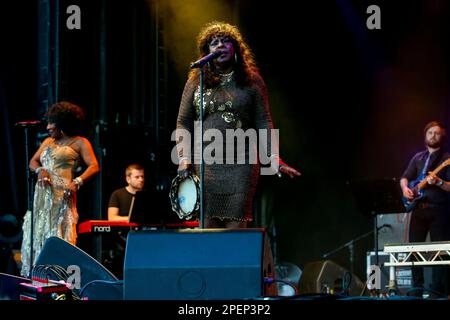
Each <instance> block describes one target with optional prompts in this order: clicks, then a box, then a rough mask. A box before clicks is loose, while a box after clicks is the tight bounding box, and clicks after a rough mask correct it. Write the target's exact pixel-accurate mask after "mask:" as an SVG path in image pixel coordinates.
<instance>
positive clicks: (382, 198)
mask: <svg viewBox="0 0 450 320" xmlns="http://www.w3.org/2000/svg"><path fill="white" fill-rule="evenodd" d="M348 184H349V186H350V188H351V190H352V193H353V195H354V197H355V200H356V204H357V206H358V208H359V210H360V211H361V213H362V214H363V215H365V216H369V217H373V219H374V231H373V232H374V235H375V258H376V260H375V261H376V265H378V231H379V229H378V223H377V215H380V214H394V213H404V212H405V206H404V205H403V201H402V193H401V190H400V184H399V181H398V180H397V179H396V178H386V179H376V180H359V181H351V182H348Z"/></svg>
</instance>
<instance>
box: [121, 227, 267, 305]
mask: <svg viewBox="0 0 450 320" xmlns="http://www.w3.org/2000/svg"><path fill="white" fill-rule="evenodd" d="M265 243H266V241H265V232H264V230H263V229H190V230H178V231H177V230H167V231H147V232H143V231H137V232H130V233H129V235H128V240H127V247H126V252H125V268H124V299H125V300H129V299H132V300H135V299H136V300H142V299H156V300H165V299H168V300H179V299H185V300H191V299H245V298H256V297H260V296H262V295H263V277H265V276H268V277H270V276H271V275H272V273H273V271H274V270H272V269H273V268H272V266H271V265H270V262H267V261H270V259H267V256H268V253H267V251H268V250H267V244H266V246H265ZM269 251H270V250H269ZM265 257H266V259H265ZM264 261H266V262H264Z"/></svg>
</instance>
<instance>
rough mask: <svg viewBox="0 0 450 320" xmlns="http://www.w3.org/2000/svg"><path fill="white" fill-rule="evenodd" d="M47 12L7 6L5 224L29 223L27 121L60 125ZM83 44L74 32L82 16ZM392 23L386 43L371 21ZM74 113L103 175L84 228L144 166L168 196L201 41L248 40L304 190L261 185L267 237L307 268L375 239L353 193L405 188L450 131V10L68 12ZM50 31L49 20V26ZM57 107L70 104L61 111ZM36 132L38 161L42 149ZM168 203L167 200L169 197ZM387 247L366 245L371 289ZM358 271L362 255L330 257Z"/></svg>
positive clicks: (160, 6) (2, 35) (1, 27)
mask: <svg viewBox="0 0 450 320" xmlns="http://www.w3.org/2000/svg"><path fill="white" fill-rule="evenodd" d="M40 3H41V2H39V1H27V2H26V3H25V2H13V1H4V2H2V3H1V5H0V39H1V42H2V44H1V50H0V109H1V114H0V115H1V129H0V131H1V138H0V144H1V145H0V150H1V156H0V161H1V162H0V168H1V170H0V172H1V176H0V181H1V186H2V187H1V201H0V213H13V214H15V215H17V216H18V217H19V218H22V216H23V215H24V213H25V211H26V208H27V196H26V194H27V190H26V174H25V173H26V169H25V168H26V163H27V160H26V159H25V151H24V150H25V142H24V132H23V129H21V128H17V127H15V126H14V124H15V123H16V122H18V121H23V120H30V119H41V118H42V116H43V114H44V112H45V107H43V106H45V102H43V100H42V96H43V93H42V92H41V91H40V90H41V89H42V87H41V86H40V85H41V84H42V79H40V75H41V73H42V70H41V69H39V66H40V63H41V62H40V60H39V59H38V54H39V53H41V54H42V53H45V52H47V51H48V50H47V51H45V48H44V47H42V44H41V43H40V42H39V37H38V23H39V21H41V20H42V19H43V17H42V15H41V14H39V13H38V5H39V4H40ZM71 4H76V5H79V6H80V8H81V30H68V29H67V28H65V21H66V19H67V17H68V14H66V13H65V9H66V8H67V6H68V5H71ZM372 4H376V5H378V6H379V7H380V8H381V30H369V29H368V28H366V19H367V18H368V17H369V14H367V13H366V9H367V7H368V6H369V5H372ZM59 12H60V23H59V26H60V29H59V30H60V33H59V37H58V40H59V44H58V46H59V47H58V48H59V51H58V53H59V69H58V70H59V71H58V75H59V78H58V81H59V82H58V90H57V97H58V99H59V100H70V101H73V102H75V103H77V104H78V105H80V106H82V107H83V108H84V109H85V110H86V113H87V116H88V124H89V125H88V126H87V131H86V135H87V137H88V138H89V139H90V140H91V141H92V143H93V145H94V147H95V151H96V154H97V156H98V157H99V159H101V166H102V173H101V174H100V175H99V176H98V177H97V178H96V179H95V181H94V182H93V183H89V184H88V185H87V186H85V187H83V190H82V192H81V194H80V197H79V212H80V221H83V220H88V219H92V218H106V207H107V200H108V198H109V195H110V193H111V191H112V190H114V189H116V188H118V187H121V186H123V185H124V183H125V182H124V179H123V171H124V168H125V167H126V165H127V164H128V163H130V162H135V161H137V162H141V163H142V164H143V165H144V166H145V167H146V169H147V182H146V185H147V187H158V188H161V189H163V190H164V191H167V190H168V186H169V184H170V180H171V179H172V178H173V177H174V175H175V171H176V166H175V165H173V164H172V163H171V161H170V150H171V148H172V147H173V143H172V142H171V141H170V134H171V132H172V130H173V129H174V128H175V122H176V115H177V111H178V106H179V100H180V97H181V93H182V89H183V86H184V82H185V80H186V74H187V72H188V66H189V63H190V62H191V61H193V60H194V59H195V57H196V52H195V37H196V35H197V33H198V31H199V29H200V27H201V26H203V25H204V24H205V23H206V22H209V21H211V20H223V21H227V22H230V23H232V24H235V25H237V26H238V27H239V28H240V30H241V31H242V33H243V35H244V36H245V38H246V40H247V41H248V43H249V45H250V47H251V48H252V49H253V51H254V54H255V56H256V60H257V63H258V66H259V67H260V69H261V74H262V75H263V77H264V79H265V80H266V83H267V86H268V89H269V94H270V103H271V111H272V116H273V120H274V123H275V126H276V127H277V128H279V129H280V140H281V142H280V149H281V150H280V153H281V156H282V158H283V159H284V161H285V162H287V163H289V164H290V165H292V166H293V167H295V168H297V169H298V170H300V171H301V172H302V176H301V177H300V178H298V179H293V180H290V179H289V178H287V177H284V178H283V179H279V178H278V177H262V178H261V180H260V185H259V190H258V197H257V199H256V200H255V217H256V221H255V226H266V227H268V228H269V232H270V234H271V236H272V239H273V246H274V248H273V249H274V252H275V255H276V258H277V261H288V262H293V263H295V264H297V265H298V266H299V267H300V268H303V267H304V265H305V264H306V263H307V262H310V261H314V260H319V259H321V258H322V255H323V254H324V253H326V252H328V251H331V250H333V249H335V248H337V247H339V246H340V245H342V244H344V243H347V242H348V241H350V240H352V239H355V238H356V237H358V236H360V235H362V234H364V233H366V232H369V231H370V230H372V228H373V218H372V217H370V216H367V215H364V214H363V213H362V212H361V210H360V209H359V208H358V206H357V205H356V202H355V199H354V197H353V195H352V193H351V190H350V188H349V185H348V183H349V182H352V181H359V180H369V179H383V178H394V177H399V176H400V175H401V173H402V171H403V170H404V168H405V166H406V164H407V162H408V161H409V159H410V158H411V157H412V155H413V154H414V153H415V152H417V151H419V150H420V149H422V148H423V133H422V130H423V127H424V126H425V124H426V123H427V122H429V121H431V120H435V119H436V120H440V121H442V122H444V124H446V125H448V123H449V120H450V114H449V103H450V101H449V84H450V83H449V76H448V74H449V63H448V62H449V58H448V57H449V46H448V42H449V40H448V39H450V37H449V36H450V34H449V33H450V32H449V21H450V19H449V18H450V8H449V5H448V2H447V1H438V0H423V1H362V0H354V1H345V0H336V1H331V0H330V1H326V0H321V1H305V2H300V3H296V4H294V3H293V2H288V1H285V2H284V1H281V2H280V1H278V2H271V3H267V4H266V3H262V2H261V1H256V0H251V1H238V0H235V1H201V0H196V1H181V0H168V1H143V0H135V1H107V0H91V1H87V0H77V1H63V0H62V1H60V2H59ZM40 19H41V20H40ZM53 98H56V97H53ZM38 132H45V130H44V127H41V128H34V129H31V139H30V150H31V151H30V152H31V154H30V156H31V155H32V153H33V152H34V151H35V149H36V147H37V145H38V142H39V141H38V140H37V139H35V138H34V134H35V133H38ZM167 192H168V191H167ZM371 250H373V237H372V235H371V236H369V237H366V238H364V239H362V240H360V241H358V242H356V243H355V260H354V265H353V267H354V270H355V273H356V274H357V275H358V276H360V277H361V278H363V279H365V275H364V273H365V267H366V266H365V257H366V252H367V251H371ZM330 258H331V259H333V260H334V261H336V262H337V263H339V264H341V265H342V266H344V267H346V268H350V267H351V265H350V261H349V251H348V250H347V249H343V250H340V251H339V252H337V253H336V254H334V255H333V256H331V257H330Z"/></svg>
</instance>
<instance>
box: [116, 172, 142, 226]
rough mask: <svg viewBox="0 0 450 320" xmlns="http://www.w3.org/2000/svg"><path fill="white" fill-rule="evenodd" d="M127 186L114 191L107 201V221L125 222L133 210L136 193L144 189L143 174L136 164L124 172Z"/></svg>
mask: <svg viewBox="0 0 450 320" xmlns="http://www.w3.org/2000/svg"><path fill="white" fill-rule="evenodd" d="M125 179H126V181H127V184H128V185H127V186H126V187H124V188H120V189H117V190H115V191H114V192H113V193H112V194H111V197H110V199H109V204H108V220H110V221H127V222H128V219H129V215H130V212H131V211H132V210H133V204H134V197H135V195H136V192H138V191H142V190H143V189H144V183H145V172H144V168H143V167H142V166H140V165H138V164H131V165H129V166H128V167H127V168H126V170H125Z"/></svg>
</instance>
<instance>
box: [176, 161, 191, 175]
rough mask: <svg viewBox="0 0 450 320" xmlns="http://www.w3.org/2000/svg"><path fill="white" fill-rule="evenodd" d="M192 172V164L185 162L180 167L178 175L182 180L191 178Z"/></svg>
mask: <svg viewBox="0 0 450 320" xmlns="http://www.w3.org/2000/svg"><path fill="white" fill-rule="evenodd" d="M191 170H192V164H190V163H189V162H187V161H185V160H183V161H181V162H180V164H179V165H178V170H177V172H178V175H179V176H180V177H182V178H187V177H188V176H189V173H190V171H191Z"/></svg>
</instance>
